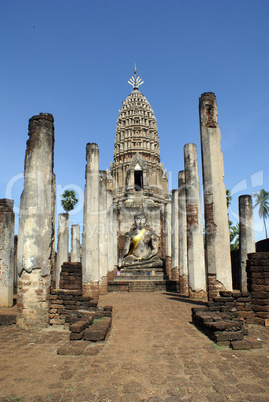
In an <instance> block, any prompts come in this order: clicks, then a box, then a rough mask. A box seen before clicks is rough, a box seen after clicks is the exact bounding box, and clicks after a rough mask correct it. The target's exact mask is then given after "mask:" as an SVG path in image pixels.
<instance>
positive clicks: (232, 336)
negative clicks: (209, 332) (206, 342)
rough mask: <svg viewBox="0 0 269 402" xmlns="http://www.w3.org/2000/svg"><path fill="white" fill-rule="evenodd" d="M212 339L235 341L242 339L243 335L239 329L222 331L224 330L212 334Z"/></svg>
mask: <svg viewBox="0 0 269 402" xmlns="http://www.w3.org/2000/svg"><path fill="white" fill-rule="evenodd" d="M213 337H214V339H215V340H216V341H217V342H219V341H236V340H242V339H243V338H244V335H243V333H242V332H241V331H234V332H232V331H228V332H226V331H224V332H215V333H214V335H213Z"/></svg>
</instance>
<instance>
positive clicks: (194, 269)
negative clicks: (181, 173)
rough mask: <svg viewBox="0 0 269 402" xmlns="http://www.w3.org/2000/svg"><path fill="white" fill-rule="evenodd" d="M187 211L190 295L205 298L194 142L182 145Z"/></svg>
mask: <svg viewBox="0 0 269 402" xmlns="http://www.w3.org/2000/svg"><path fill="white" fill-rule="evenodd" d="M184 165H185V183H186V213H187V252H188V274H189V291H190V297H192V298H199V299H206V298H207V294H206V275H205V262H204V244H203V226H202V214H201V201H200V185H199V176H198V164H197V150H196V145H195V144H186V145H185V146H184Z"/></svg>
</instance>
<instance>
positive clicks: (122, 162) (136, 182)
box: [108, 67, 169, 258]
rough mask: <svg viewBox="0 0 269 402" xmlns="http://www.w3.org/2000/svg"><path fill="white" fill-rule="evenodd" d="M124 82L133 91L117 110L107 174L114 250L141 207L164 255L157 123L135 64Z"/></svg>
mask: <svg viewBox="0 0 269 402" xmlns="http://www.w3.org/2000/svg"><path fill="white" fill-rule="evenodd" d="M128 82H129V84H131V85H132V86H133V91H132V93H131V94H130V95H129V96H127V98H126V99H125V101H124V102H123V103H122V107H121V109H120V111H119V116H118V120H117V128H116V135H115V147H114V163H111V166H110V174H108V187H109V188H110V189H111V190H113V204H114V208H115V211H116V216H117V222H118V252H119V253H120V251H121V248H122V239H123V236H124V234H125V233H126V232H127V231H128V230H130V227H131V226H132V224H133V219H134V214H135V213H136V212H138V211H139V210H142V209H143V211H144V212H145V213H146V215H147V223H148V226H149V227H151V228H152V229H153V230H154V231H155V233H156V234H157V235H158V237H159V244H160V256H161V257H163V258H164V256H165V253H164V235H163V233H164V206H165V205H166V204H167V203H168V202H169V194H168V179H167V173H166V170H165V169H164V167H163V164H162V163H160V149H159V137H158V129H157V122H156V118H155V116H154V112H153V110H152V108H151V106H150V104H149V102H148V100H147V99H146V97H145V96H144V95H143V94H142V93H141V92H140V91H139V86H140V85H141V84H143V81H141V79H140V77H137V73H136V67H135V71H134V77H132V78H131V79H130V80H129V81H128Z"/></svg>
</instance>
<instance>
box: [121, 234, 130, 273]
mask: <svg viewBox="0 0 269 402" xmlns="http://www.w3.org/2000/svg"><path fill="white" fill-rule="evenodd" d="M130 245H131V236H130V233H126V235H125V239H124V246H123V250H122V253H121V256H120V258H119V267H121V266H122V261H123V260H124V258H125V257H126V256H127V255H128V253H129V250H130Z"/></svg>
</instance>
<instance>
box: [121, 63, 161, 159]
mask: <svg viewBox="0 0 269 402" xmlns="http://www.w3.org/2000/svg"><path fill="white" fill-rule="evenodd" d="M128 82H129V83H130V84H131V85H132V86H133V91H132V93H131V94H130V95H129V96H127V98H126V99H125V101H123V102H122V107H121V109H120V110H119V116H118V120H117V129H116V135H115V147H114V163H116V164H118V163H122V162H129V161H131V160H132V159H133V157H134V155H135V154H137V153H139V154H140V155H141V156H142V157H143V158H145V159H146V160H148V161H151V162H158V163H159V162H160V149H159V136H158V129H157V123H156V118H155V116H154V112H153V110H152V108H151V106H150V104H149V102H148V100H147V99H146V97H145V96H144V95H142V93H141V92H140V91H139V86H140V85H142V83H143V81H141V79H140V77H137V75H136V68H135V73H134V77H132V78H131V79H130V80H129V81H128Z"/></svg>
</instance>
